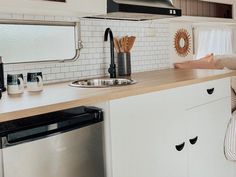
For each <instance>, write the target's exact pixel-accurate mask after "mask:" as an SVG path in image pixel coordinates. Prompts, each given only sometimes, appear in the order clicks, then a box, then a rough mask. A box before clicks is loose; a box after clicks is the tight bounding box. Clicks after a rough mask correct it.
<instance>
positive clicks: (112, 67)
mask: <svg viewBox="0 0 236 177" xmlns="http://www.w3.org/2000/svg"><path fill="white" fill-rule="evenodd" d="M108 35H110V50H111V64H110V67H109V69H108V72H109V73H110V78H116V64H115V57H114V38H113V33H112V31H111V29H110V28H107V29H106V31H105V34H104V41H107V40H108Z"/></svg>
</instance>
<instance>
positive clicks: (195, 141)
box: [189, 136, 198, 145]
mask: <svg viewBox="0 0 236 177" xmlns="http://www.w3.org/2000/svg"><path fill="white" fill-rule="evenodd" d="M197 140H198V136H197V137H195V138H193V139H190V140H189V142H190V143H191V144H192V145H194V144H196V143H197Z"/></svg>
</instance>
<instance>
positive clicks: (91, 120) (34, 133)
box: [1, 107, 103, 148]
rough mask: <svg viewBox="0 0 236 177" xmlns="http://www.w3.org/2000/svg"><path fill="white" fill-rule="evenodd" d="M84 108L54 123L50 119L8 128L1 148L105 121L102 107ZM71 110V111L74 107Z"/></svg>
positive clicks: (2, 137) (2, 138)
mask: <svg viewBox="0 0 236 177" xmlns="http://www.w3.org/2000/svg"><path fill="white" fill-rule="evenodd" d="M84 110H85V112H83V114H79V115H76V116H71V117H66V118H62V119H61V120H60V119H58V118H56V119H55V121H57V122H55V121H54V122H53V123H52V120H48V123H47V122H44V124H42V125H38V126H36V125H37V122H35V124H36V125H31V126H30V127H27V128H25V126H22V127H23V128H20V127H18V128H19V130H14V129H13V130H12V131H10V130H8V131H9V132H8V133H7V134H5V135H4V136H1V148H5V147H9V146H15V145H18V144H22V143H26V142H30V141H34V140H38V139H43V138H46V137H49V136H53V135H57V134H60V133H65V132H68V131H72V130H75V129H79V128H83V127H86V126H90V125H93V124H96V123H99V122H102V121H103V112H102V111H101V109H96V108H87V107H86V109H84ZM69 111H70V113H71V112H73V109H70V110H69ZM29 119H30V118H29ZM29 122H30V120H29Z"/></svg>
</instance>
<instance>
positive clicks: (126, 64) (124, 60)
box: [118, 52, 131, 76]
mask: <svg viewBox="0 0 236 177" xmlns="http://www.w3.org/2000/svg"><path fill="white" fill-rule="evenodd" d="M118 75H119V76H130V75H131V60H130V53H123V52H121V53H118Z"/></svg>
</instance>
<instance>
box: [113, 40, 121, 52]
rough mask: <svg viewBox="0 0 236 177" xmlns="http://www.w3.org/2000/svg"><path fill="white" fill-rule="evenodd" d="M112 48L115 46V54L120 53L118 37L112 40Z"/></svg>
mask: <svg viewBox="0 0 236 177" xmlns="http://www.w3.org/2000/svg"><path fill="white" fill-rule="evenodd" d="M114 46H115V49H116V52H117V53H120V45H119V38H118V37H115V38H114Z"/></svg>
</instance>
